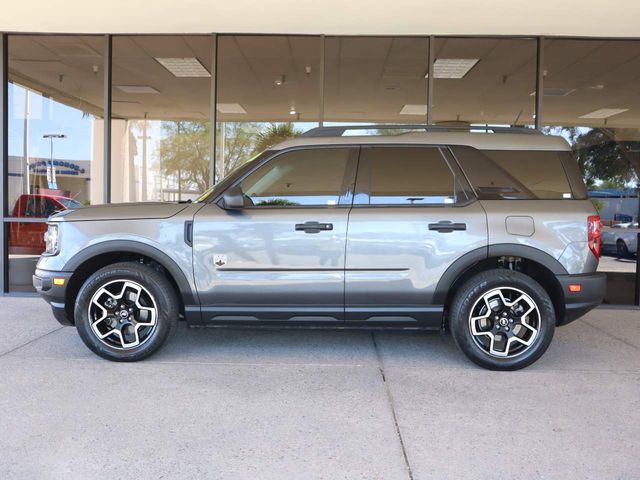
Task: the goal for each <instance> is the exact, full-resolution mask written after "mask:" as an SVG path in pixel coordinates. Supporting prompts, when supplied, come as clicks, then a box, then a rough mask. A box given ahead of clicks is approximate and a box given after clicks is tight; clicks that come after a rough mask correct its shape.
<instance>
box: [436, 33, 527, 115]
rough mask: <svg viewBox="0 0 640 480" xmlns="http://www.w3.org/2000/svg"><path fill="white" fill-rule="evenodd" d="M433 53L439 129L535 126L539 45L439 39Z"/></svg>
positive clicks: (522, 41) (467, 39) (501, 40)
mask: <svg viewBox="0 0 640 480" xmlns="http://www.w3.org/2000/svg"><path fill="white" fill-rule="evenodd" d="M434 50H435V59H434V65H433V70H434V79H433V82H434V87H433V88H434V101H433V119H434V121H435V122H436V123H462V124H481V125H513V126H530V125H532V124H533V123H534V107H535V89H536V87H535V84H536V81H535V80H536V41H535V40H533V39H505V38H436V40H435V48H434Z"/></svg>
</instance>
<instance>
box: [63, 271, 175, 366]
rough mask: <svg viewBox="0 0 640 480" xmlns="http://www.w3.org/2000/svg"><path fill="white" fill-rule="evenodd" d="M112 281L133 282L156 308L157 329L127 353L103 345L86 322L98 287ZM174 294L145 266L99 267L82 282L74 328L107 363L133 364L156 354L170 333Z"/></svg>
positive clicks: (173, 323) (75, 312) (170, 287)
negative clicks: (150, 296)
mask: <svg viewBox="0 0 640 480" xmlns="http://www.w3.org/2000/svg"><path fill="white" fill-rule="evenodd" d="M114 280H132V281H134V282H136V283H138V284H140V285H142V286H143V287H144V288H146V289H147V290H148V291H149V293H150V294H151V295H152V296H153V299H154V301H155V303H156V307H157V310H158V311H157V320H156V322H157V326H156V328H155V330H154V331H153V332H152V334H151V337H150V338H149V339H147V340H146V341H145V342H144V343H143V344H141V345H138V346H136V347H133V348H131V349H127V350H118V349H116V348H112V347H109V346H108V345H105V344H104V343H102V342H101V341H100V340H99V339H98V338H97V336H96V335H95V334H94V332H93V330H92V328H91V325H90V321H89V314H88V309H89V304H90V302H91V298H92V297H93V295H94V294H95V293H96V292H97V291H98V289H99V288H101V287H102V286H104V285H105V284H107V283H109V282H112V281H114ZM177 305H178V304H177V300H176V294H175V291H174V290H173V287H172V286H171V284H170V283H169V282H168V280H167V279H166V278H165V277H164V276H163V275H162V274H161V273H160V272H158V271H156V270H155V269H153V268H151V267H150V266H148V265H143V264H139V263H119V264H115V265H109V266H107V267H105V268H102V269H100V270H98V271H97V272H95V273H94V274H93V275H91V276H90V277H89V278H88V279H87V281H86V282H85V283H84V285H83V286H82V288H81V289H80V291H79V292H78V296H77V297H76V304H75V310H74V317H75V323H76V328H77V330H78V333H79V335H80V338H81V339H82V341H83V342H84V343H85V344H86V345H87V346H88V347H89V348H90V349H91V350H92V351H93V352H94V353H96V354H98V355H100V356H101V357H104V358H107V359H109V360H115V361H121V362H127V361H129V362H133V361H137V360H141V359H143V358H145V357H148V356H149V355H151V354H152V353H154V352H155V351H157V350H158V349H159V348H160V347H161V346H162V345H163V344H164V342H165V341H166V339H167V338H168V337H169V335H170V334H171V333H172V331H173V330H174V328H175V325H176V323H177V319H178V314H179V310H178V306H177Z"/></svg>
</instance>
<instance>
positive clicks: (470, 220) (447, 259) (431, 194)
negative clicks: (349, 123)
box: [345, 146, 488, 327]
mask: <svg viewBox="0 0 640 480" xmlns="http://www.w3.org/2000/svg"><path fill="white" fill-rule="evenodd" d="M487 241H488V239H487V221H486V215H485V212H484V210H483V209H482V207H481V206H480V204H479V202H477V201H475V198H474V196H473V193H472V192H471V189H470V187H469V186H468V184H467V182H466V181H465V179H464V177H463V175H462V174H461V172H460V170H459V168H458V167H457V165H456V164H455V161H454V160H453V159H452V158H451V157H449V153H448V150H447V149H446V148H439V147H425V146H366V147H365V146H363V147H362V150H361V154H360V164H359V168H358V180H357V183H356V189H355V198H354V202H353V209H352V210H351V214H350V216H349V234H348V238H347V258H346V291H345V303H346V320H347V321H352V322H366V323H370V324H373V325H379V324H397V323H400V322H401V323H405V324H406V323H414V324H415V325H416V326H418V325H420V326H431V327H437V326H439V325H440V322H441V320H442V310H443V308H442V305H438V304H435V302H434V293H435V290H436V286H437V284H438V281H439V280H440V278H441V277H442V275H443V273H444V272H445V271H446V269H447V268H448V267H449V266H450V265H451V264H452V263H453V262H454V261H455V260H457V259H458V258H460V257H461V256H462V255H464V254H466V253H468V252H472V251H476V252H478V254H479V255H482V253H485V254H486V246H487ZM483 249H484V250H483Z"/></svg>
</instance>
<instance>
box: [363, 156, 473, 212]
mask: <svg viewBox="0 0 640 480" xmlns="http://www.w3.org/2000/svg"><path fill="white" fill-rule="evenodd" d="M356 192H368V196H367V195H363V194H361V193H358V194H357V196H356V202H355V203H357V204H358V203H359V204H363V203H364V204H369V205H434V204H435V205H446V204H453V203H456V201H457V192H460V187H459V186H458V183H457V181H456V178H455V176H454V174H453V172H452V171H451V169H450V168H449V165H448V164H447V162H446V161H445V159H444V157H443V156H442V153H441V152H440V149H438V148H433V147H431V148H425V147H382V146H380V147H363V148H362V153H361V154H360V167H359V173H358V185H357V187H356ZM465 199H466V197H465Z"/></svg>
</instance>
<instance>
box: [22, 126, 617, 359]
mask: <svg viewBox="0 0 640 480" xmlns="http://www.w3.org/2000/svg"><path fill="white" fill-rule="evenodd" d="M369 128H375V129H377V130H378V131H380V130H382V127H380V126H375V127H369ZM395 128H398V127H397V126H396V127H395ZM420 128H421V129H422V130H423V131H412V132H409V133H400V134H398V133H397V132H395V131H390V132H388V134H385V135H369V136H367V135H358V136H355V135H354V136H350V135H344V133H345V132H346V131H347V130H350V129H349V128H347V127H325V128H319V129H314V130H311V131H309V132H307V133H306V134H304V135H303V136H301V137H298V138H295V139H291V140H288V141H285V142H283V143H281V144H279V145H277V146H275V147H273V148H271V149H270V150H268V151H266V152H264V153H262V154H261V155H259V156H258V157H257V158H255V159H254V160H252V161H251V162H249V163H246V164H245V165H243V166H241V167H240V168H238V169H237V170H236V171H234V172H233V173H231V174H229V175H228V176H227V177H226V178H225V179H224V180H223V181H222V182H220V183H219V184H218V185H216V186H215V187H213V188H212V189H210V190H209V191H207V192H206V193H205V194H203V195H202V197H200V198H199V199H198V200H197V201H195V202H189V203H141V204H117V205H104V206H94V207H89V208H81V209H77V210H69V211H64V212H61V213H59V214H57V215H54V216H52V217H51V218H50V219H49V227H48V231H47V233H46V235H45V240H46V246H47V247H46V251H45V253H44V254H43V255H42V257H41V258H40V260H39V262H38V265H37V270H36V272H35V275H34V277H33V283H34V286H35V288H36V289H37V290H38V292H40V293H41V295H42V296H43V297H44V298H45V299H46V300H47V301H48V302H49V303H50V304H51V307H52V308H53V313H54V315H55V317H56V318H57V319H58V320H59V321H60V322H61V323H63V324H66V325H75V326H76V328H77V329H78V333H79V334H80V337H81V338H82V340H83V341H84V342H85V343H86V345H87V346H88V347H89V348H90V349H91V350H93V351H94V352H95V353H97V354H98V355H101V356H103V357H105V358H108V359H110V360H117V361H135V360H140V359H142V358H144V357H147V356H148V355H150V354H151V353H153V352H155V351H156V350H157V349H158V348H159V347H160V346H161V345H162V344H163V343H164V342H165V341H166V339H167V337H168V336H169V335H170V334H171V332H172V331H173V330H174V328H175V326H176V323H177V321H178V320H179V319H184V320H185V321H186V322H188V323H189V324H209V325H278V326H297V327H300V326H314V327H317V326H325V327H338V328H377V329H381V328H395V329H397V328H402V329H415V330H427V329H433V330H440V329H445V330H449V331H450V332H451V333H452V335H453V338H454V340H455V342H456V344H457V345H458V346H459V347H460V349H461V350H462V351H463V352H464V353H465V354H466V355H467V356H468V357H469V358H470V359H471V360H472V361H474V362H476V363H477V364H479V365H481V366H483V367H486V368H490V369H495V370H514V369H518V368H522V367H525V366H527V365H529V364H531V363H533V362H534V361H535V360H537V359H538V358H539V357H540V356H541V355H542V354H543V353H544V351H545V350H546V349H547V347H548V346H549V344H550V342H551V339H552V336H553V332H554V329H555V327H556V326H559V325H564V324H566V323H568V322H570V321H572V320H574V319H576V318H577V317H579V316H581V315H583V314H584V313H586V312H587V311H589V310H590V309H592V308H594V307H596V306H597V305H599V304H600V303H601V301H602V299H603V295H604V290H605V277H604V275H602V274H598V273H596V268H597V266H598V258H599V255H600V246H601V240H600V218H599V217H598V216H597V212H596V211H595V209H594V207H593V205H592V203H591V202H590V201H589V200H588V199H587V192H586V190H585V185H584V183H583V181H582V178H581V175H580V171H579V168H578V165H577V163H576V161H575V159H574V157H573V156H572V154H571V150H570V148H569V146H568V144H567V142H566V141H565V140H564V139H562V138H560V137H552V136H544V135H540V134H537V133H536V132H534V131H532V130H524V129H493V131H492V132H491V133H488V132H483V133H479V132H473V131H469V130H464V131H461V130H457V129H455V128H438V127H424V126H421V127H420ZM390 133H394V134H393V135H392V134H390Z"/></svg>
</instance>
